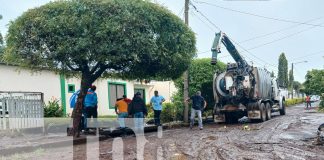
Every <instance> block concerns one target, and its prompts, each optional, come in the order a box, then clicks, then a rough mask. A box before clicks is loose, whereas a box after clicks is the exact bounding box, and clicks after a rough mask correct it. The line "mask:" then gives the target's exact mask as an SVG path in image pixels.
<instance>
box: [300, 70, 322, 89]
mask: <svg viewBox="0 0 324 160" xmlns="http://www.w3.org/2000/svg"><path fill="white" fill-rule="evenodd" d="M305 78H306V81H305V82H304V90H305V93H306V94H316V95H321V94H322V93H324V70H317V69H313V70H311V71H308V72H307V74H306V76H305Z"/></svg>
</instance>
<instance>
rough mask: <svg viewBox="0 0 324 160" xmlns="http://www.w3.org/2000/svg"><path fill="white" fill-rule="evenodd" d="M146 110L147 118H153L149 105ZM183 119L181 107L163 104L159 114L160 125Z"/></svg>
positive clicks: (173, 104) (174, 104)
mask: <svg viewBox="0 0 324 160" xmlns="http://www.w3.org/2000/svg"><path fill="white" fill-rule="evenodd" d="M146 107H147V109H148V115H147V118H149V119H153V118H154V111H153V108H152V107H151V106H150V105H147V106H146ZM182 119H183V109H182V108H181V106H180V107H179V106H177V105H176V103H163V107H162V112H161V123H167V122H172V121H179V120H182Z"/></svg>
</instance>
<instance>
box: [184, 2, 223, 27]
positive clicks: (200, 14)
mask: <svg viewBox="0 0 324 160" xmlns="http://www.w3.org/2000/svg"><path fill="white" fill-rule="evenodd" d="M189 3H190V5H191V6H192V7H193V8H194V9H195V11H196V12H197V13H199V14H200V15H201V16H202V17H204V18H205V19H206V20H207V21H208V22H209V23H210V24H211V25H213V26H214V27H215V28H217V29H218V30H219V31H221V29H220V27H218V26H217V25H216V24H215V23H213V22H212V21H211V20H209V18H208V17H206V16H205V15H204V14H202V13H201V12H200V11H199V10H198V9H197V7H196V6H195V5H194V4H192V3H191V1H190V2H189Z"/></svg>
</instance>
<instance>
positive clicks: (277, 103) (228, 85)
mask: <svg viewBox="0 0 324 160" xmlns="http://www.w3.org/2000/svg"><path fill="white" fill-rule="evenodd" d="M221 43H223V44H224V46H225V47H226V49H227V50H228V52H229V53H230V55H231V56H232V57H233V59H234V60H235V62H236V63H229V64H227V69H226V71H225V72H223V73H220V74H217V73H216V74H215V75H214V81H213V82H214V83H213V91H214V99H215V107H214V121H215V122H229V123H231V122H236V121H237V120H238V119H239V118H241V117H243V116H247V117H248V118H249V119H251V120H261V121H266V120H269V119H271V113H272V112H277V111H278V112H280V114H281V115H285V114H286V110H285V105H284V101H285V97H284V96H283V95H282V94H281V93H280V89H279V86H278V83H277V80H276V79H275V78H272V77H271V76H270V72H269V71H267V70H266V69H262V68H258V67H253V66H251V65H249V64H248V63H247V62H246V61H245V60H244V58H243V57H242V56H241V55H240V54H239V52H238V51H237V49H236V48H235V46H234V44H233V43H232V42H231V40H230V39H229V38H228V37H227V36H226V34H225V33H222V32H220V33H216V36H215V39H214V42H213V46H212V54H213V55H212V61H211V63H212V64H216V62H217V55H218V54H219V53H220V44H221Z"/></svg>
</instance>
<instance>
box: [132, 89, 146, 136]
mask: <svg viewBox="0 0 324 160" xmlns="http://www.w3.org/2000/svg"><path fill="white" fill-rule="evenodd" d="M128 115H129V116H131V117H133V118H134V125H135V126H134V129H135V132H136V131H144V116H147V108H146V106H145V103H144V100H143V99H142V98H141V93H140V92H137V93H136V94H135V95H134V98H133V100H132V102H131V103H130V104H129V105H128Z"/></svg>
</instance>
